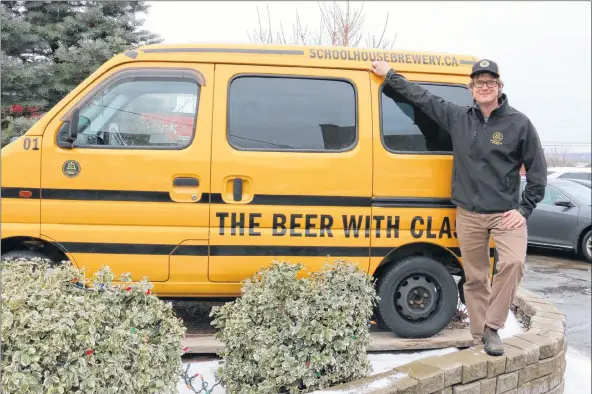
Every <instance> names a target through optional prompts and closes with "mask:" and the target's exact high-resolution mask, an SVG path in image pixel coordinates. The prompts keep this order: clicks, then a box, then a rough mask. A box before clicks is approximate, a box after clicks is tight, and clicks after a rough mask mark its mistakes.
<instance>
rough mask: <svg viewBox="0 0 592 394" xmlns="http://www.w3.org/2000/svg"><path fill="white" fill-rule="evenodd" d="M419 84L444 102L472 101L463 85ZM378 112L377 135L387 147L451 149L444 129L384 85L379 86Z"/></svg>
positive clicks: (391, 148)
mask: <svg viewBox="0 0 592 394" xmlns="http://www.w3.org/2000/svg"><path fill="white" fill-rule="evenodd" d="M420 85H421V86H422V87H423V88H425V89H427V90H429V91H430V92H431V93H433V94H435V95H437V96H440V97H442V98H443V99H444V100H446V101H451V102H453V103H455V104H458V105H462V106H470V105H472V104H473V97H472V96H471V92H470V91H469V90H468V88H466V87H462V86H452V85H436V84H428V83H421V84H420ZM380 112H381V113H380V116H381V138H382V143H383V145H384V147H385V148H386V149H387V150H389V151H391V152H401V153H406V152H407V153H413V152H423V153H426V152H427V153H430V152H433V153H441V152H452V141H451V138H450V134H449V133H448V131H447V130H444V129H442V128H441V127H440V126H439V125H438V124H437V123H436V122H434V121H433V120H432V119H431V118H430V117H428V116H427V115H426V114H425V113H424V112H423V111H421V109H419V108H418V107H417V106H415V105H413V104H411V103H410V102H409V101H407V100H406V99H404V98H403V97H402V96H401V95H400V94H398V93H397V92H395V91H394V90H393V89H392V88H391V87H390V86H388V85H386V84H385V85H383V87H382V92H381V111H380Z"/></svg>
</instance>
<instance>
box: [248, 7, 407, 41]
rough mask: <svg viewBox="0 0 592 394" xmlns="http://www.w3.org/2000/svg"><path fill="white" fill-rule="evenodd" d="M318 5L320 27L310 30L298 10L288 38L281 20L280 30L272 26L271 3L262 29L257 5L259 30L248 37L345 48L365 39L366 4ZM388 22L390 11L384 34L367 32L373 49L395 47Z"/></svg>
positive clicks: (383, 30)
mask: <svg viewBox="0 0 592 394" xmlns="http://www.w3.org/2000/svg"><path fill="white" fill-rule="evenodd" d="M317 4H318V6H319V16H320V26H319V27H318V29H316V30H314V31H311V30H309V29H308V27H304V26H303V25H302V22H301V19H300V15H299V13H298V12H296V21H295V23H293V25H292V37H290V38H287V37H286V35H285V33H284V28H283V25H282V23H281V22H280V31H279V32H277V33H275V34H274V32H273V28H272V25H271V14H270V12H269V6H268V7H267V19H268V20H267V22H268V26H267V28H265V29H264V28H263V25H262V23H261V16H260V14H259V8H257V19H258V22H259V29H254V31H253V34H252V35H251V34H248V33H247V34H248V37H249V40H250V41H251V42H255V43H262V44H296V45H331V46H342V47H357V46H359V45H360V42H361V41H362V38H363V30H364V24H365V20H366V16H365V14H364V12H363V9H364V6H363V3H362V6H361V7H359V8H354V7H351V5H350V2H349V1H346V3H345V9H343V8H342V7H341V6H340V5H339V4H337V2H335V1H334V2H332V3H322V4H321V2H317ZM388 22H389V16H388V14H387V16H386V20H385V24H384V27H383V29H382V34H381V35H380V37H376V36H375V35H371V34H369V33H368V34H367V38H366V40H365V42H366V46H367V47H370V48H380V49H386V48H392V47H393V45H394V42H395V40H396V38H397V35H396V34H395V37H394V39H392V40H386V39H385V34H386V30H387V26H388Z"/></svg>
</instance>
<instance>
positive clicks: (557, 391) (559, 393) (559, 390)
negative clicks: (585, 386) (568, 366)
mask: <svg viewBox="0 0 592 394" xmlns="http://www.w3.org/2000/svg"><path fill="white" fill-rule="evenodd" d="M564 389H565V381H564V380H562V381H561V383H559V385H558V386H556V387H554V388H552V389H551V390H549V391H548V392H547V394H564ZM566 394H571V393H566Z"/></svg>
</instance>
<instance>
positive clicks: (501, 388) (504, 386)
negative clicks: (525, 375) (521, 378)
mask: <svg viewBox="0 0 592 394" xmlns="http://www.w3.org/2000/svg"><path fill="white" fill-rule="evenodd" d="M516 387H518V371H516V372H511V373H506V374H503V375H500V376H498V377H497V389H496V394H500V393H505V392H506V391H509V390H512V389H514V388H516Z"/></svg>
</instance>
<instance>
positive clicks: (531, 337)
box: [516, 332, 561, 360]
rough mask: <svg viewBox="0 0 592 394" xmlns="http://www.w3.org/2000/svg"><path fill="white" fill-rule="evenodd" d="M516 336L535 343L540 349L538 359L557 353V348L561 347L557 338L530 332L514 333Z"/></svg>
mask: <svg viewBox="0 0 592 394" xmlns="http://www.w3.org/2000/svg"><path fill="white" fill-rule="evenodd" d="M516 337H517V338H521V339H523V340H525V341H528V342H531V343H534V344H537V345H538V346H539V349H540V350H539V359H541V360H542V359H545V358H549V357H553V356H555V355H556V354H557V353H559V349H560V348H561V346H560V344H559V339H558V338H553V337H549V336H542V335H538V334H533V333H530V332H526V333H523V334H519V335H516Z"/></svg>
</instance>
